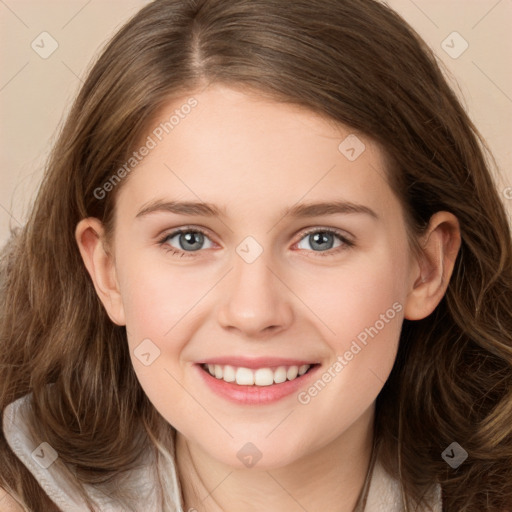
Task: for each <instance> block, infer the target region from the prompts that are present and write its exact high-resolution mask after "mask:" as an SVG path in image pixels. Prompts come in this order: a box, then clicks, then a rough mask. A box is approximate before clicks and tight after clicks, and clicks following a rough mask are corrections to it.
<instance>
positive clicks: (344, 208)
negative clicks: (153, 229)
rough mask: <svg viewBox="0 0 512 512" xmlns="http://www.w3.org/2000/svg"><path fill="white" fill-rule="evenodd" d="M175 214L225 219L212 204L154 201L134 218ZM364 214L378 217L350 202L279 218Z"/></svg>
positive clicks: (308, 207)
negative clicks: (164, 213)
mask: <svg viewBox="0 0 512 512" xmlns="http://www.w3.org/2000/svg"><path fill="white" fill-rule="evenodd" d="M163 212H167V213H175V214H178V215H191V216H193V215H195V216H202V217H226V216H227V215H226V209H225V208H222V209H221V208H219V207H217V206H216V205H214V204H212V203H205V202H194V201H163V200H159V199H158V200H155V201H151V202H150V203H149V204H146V205H145V206H143V207H142V209H141V210H140V211H139V212H138V213H137V215H136V218H140V217H144V216H146V215H150V214H152V213H163ZM353 213H358V214H365V215H369V216H371V217H373V218H374V219H378V218H379V216H378V215H377V214H376V213H375V212H374V211H373V210H372V209H371V208H369V207H368V206H364V205H362V204H356V203H352V202H350V201H330V202H319V203H303V204H296V205H294V206H292V207H287V208H285V209H284V210H282V211H281V218H282V217H285V216H287V215H290V216H291V217H295V218H309V217H320V216H322V215H336V214H353Z"/></svg>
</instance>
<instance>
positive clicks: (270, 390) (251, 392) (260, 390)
mask: <svg viewBox="0 0 512 512" xmlns="http://www.w3.org/2000/svg"><path fill="white" fill-rule="evenodd" d="M195 366H196V368H197V370H198V371H199V374H200V376H201V378H202V379H203V380H204V382H205V383H206V385H207V386H208V387H209V388H210V389H211V390H212V391H213V392H214V393H216V394H217V395H220V396H221V397H223V398H226V399H227V400H229V401H231V402H235V403H237V404H243V405H263V404H270V403H273V402H277V401H278V400H281V399H282V398H284V397H286V396H289V395H291V394H293V393H297V392H298V391H299V389H300V388H302V387H304V386H305V385H306V384H307V383H308V381H309V380H310V379H311V376H312V375H314V374H315V373H316V371H317V370H318V369H319V368H320V365H315V366H313V367H312V368H311V369H310V370H309V371H308V372H306V373H305V374H304V375H302V376H300V377H297V378H296V379H294V380H287V381H285V382H281V383H280V384H272V385H271V386H240V385H239V384H236V383H233V382H226V381H224V380H222V379H217V378H215V377H213V376H212V375H210V373H209V372H207V371H206V370H204V369H203V368H202V365H195Z"/></svg>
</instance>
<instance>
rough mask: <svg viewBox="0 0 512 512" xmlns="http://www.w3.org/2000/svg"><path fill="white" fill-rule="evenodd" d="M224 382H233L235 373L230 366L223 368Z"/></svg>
mask: <svg viewBox="0 0 512 512" xmlns="http://www.w3.org/2000/svg"><path fill="white" fill-rule="evenodd" d="M222 378H223V379H224V380H225V381H226V382H235V380H236V372H235V369H234V368H233V367H232V366H229V365H226V366H224V375H223V377H222Z"/></svg>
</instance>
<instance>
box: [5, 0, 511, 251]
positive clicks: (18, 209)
mask: <svg viewBox="0 0 512 512" xmlns="http://www.w3.org/2000/svg"><path fill="white" fill-rule="evenodd" d="M226 1H229V0H226ZM282 1H291V0H282ZM147 3H148V1H143V0H122V1H121V0H115V1H114V0H110V1H106V0H89V1H87V0H60V1H58V0H53V1H44V0H0V34H1V35H0V41H1V48H0V59H1V61H0V62H1V68H0V69H1V72H0V113H1V118H0V130H1V134H0V140H1V143H2V151H1V155H0V244H2V243H3V242H4V241H5V240H6V239H7V236H8V229H9V226H16V225H20V224H22V223H23V222H24V220H25V218H26V214H27V211H28V209H29V207H30V204H31V201H32V199H33V197H34V193H35V191H36V190H37V186H38V184H39V182H40V178H41V172H42V167H43V163H44V160H45V158H46V156H47V154H48V151H49V147H50V145H51V143H52V140H54V138H55V134H56V131H57V128H58V127H59V125H60V123H61V122H62V120H63V118H64V115H65V113H66V112H67V109H68V108H69V106H70V104H71V101H72V99H73V97H74V96H75V94H76V93H77V91H78V88H79V86H80V84H81V81H82V77H83V76H84V74H85V71H86V69H87V68H88V66H89V63H90V61H91V59H92V58H93V57H94V56H96V55H97V54H98V51H99V49H100V48H101V47H102V45H103V44H104V43H105V42H106V40H107V39H108V38H109V36H111V35H112V34H113V33H114V32H115V31H116V30H117V29H118V28H119V27H120V26H121V25H122V23H123V22H124V21H125V20H126V19H128V18H129V17H130V16H131V15H132V14H134V13H135V12H136V11H137V10H138V9H139V8H140V7H142V6H143V5H145V4H147ZM386 3H387V4H388V5H389V6H390V7H392V8H393V9H395V10H397V11H398V12H399V13H400V14H402V15H403V16H404V18H405V19H406V20H407V21H408V22H409V23H410V24H411V25H412V26H413V27H414V28H415V29H416V30H417V31H418V32H419V34H420V35H421V36H422V37H423V38H424V39H425V40H426V42H427V43H428V44H429V45H430V46H431V47H432V48H433V49H434V51H435V53H436V54H437V56H438V57H439V59H440V60H441V61H443V62H444V63H445V64H446V66H447V67H448V72H449V73H450V74H451V75H452V78H453V80H456V82H457V83H458V89H459V94H460V95H461V97H462V98H463V103H464V105H465V106H466V108H467V110H468V111H469V114H470V116H471V117H472V119H473V120H474V121H475V123H476V125H477V127H478V128H479V129H480V131H481V132H482V134H483V135H484V137H485V139H486V140H487V142H488V144H489V145H490V148H491V150H492V152H493V153H494V155H495V157H496V159H497V162H498V165H499V167H500V169H501V173H500V174H499V175H498V174H497V179H498V180H499V185H498V186H499V188H500V191H501V193H502V198H503V201H504V203H505V204H506V206H507V209H508V211H509V212H512V194H507V191H509V192H510V191H512V189H511V188H509V187H512V170H511V163H512V154H511V149H510V146H511V141H510V135H511V133H512V115H511V114H512V66H511V65H510V63H511V62H512V58H511V57H512V37H511V29H510V27H511V26H512V23H511V22H512V0H388V1H387V2H386ZM45 31H46V32H48V33H49V34H50V35H51V36H52V37H53V38H54V39H55V40H56V41H57V43H58V45H59V46H58V49H57V50H56V51H55V52H54V53H53V54H52V55H51V56H50V57H49V58H47V59H43V58H41V57H40V56H39V55H38V54H37V53H36V52H35V51H34V50H33V49H32V47H31V43H32V41H34V40H36V41H37V40H39V39H36V38H38V36H39V35H40V34H41V33H42V32H45ZM454 31H456V32H458V33H459V34H460V35H461V36H462V38H463V39H464V40H465V41H467V43H468V45H469V46H468V48H467V50H466V51H465V52H464V53H462V54H461V55H460V56H459V57H458V58H455V59H454V58H452V57H450V56H449V55H448V54H447V53H446V52H445V51H444V49H443V47H442V43H443V41H445V40H446V41H447V43H445V44H449V45H451V46H453V49H452V50H451V51H452V52H453V51H457V50H460V49H461V48H462V46H460V45H462V44H464V42H463V40H462V39H460V38H458V36H456V38H455V39H453V37H452V38H451V39H450V38H448V39H447V37H448V36H449V35H450V34H452V33H453V32H454ZM452 41H453V42H452ZM454 83H455V82H454ZM507 195H508V196H509V197H507ZM511 217H512V215H511Z"/></svg>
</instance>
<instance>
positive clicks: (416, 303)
mask: <svg viewBox="0 0 512 512" xmlns="http://www.w3.org/2000/svg"><path fill="white" fill-rule="evenodd" d="M460 244H461V237H460V226H459V221H458V220H457V217H455V215H453V214H451V213H449V212H437V213H435V214H434V215H432V217H431V219H430V222H429V225H428V228H427V231H426V233H425V235H423V236H422V237H421V240H420V245H421V247H422V251H421V254H420V256H419V258H418V260H417V262H416V265H414V269H413V274H412V275H411V277H412V279H411V281H412V283H413V284H412V288H411V289H410V291H409V294H408V296H407V300H406V303H405V308H404V314H405V318H406V319H407V320H421V319H422V318H425V317H427V316H428V315H430V313H432V311H434V309H435V308H436V306H437V305H438V304H439V302H441V299H442V298H443V296H444V294H445V292H446V289H447V288H448V283H449V281H450V277H451V275H452V272H453V267H454V265H455V260H456V258H457V254H458V252H459V249H460Z"/></svg>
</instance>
